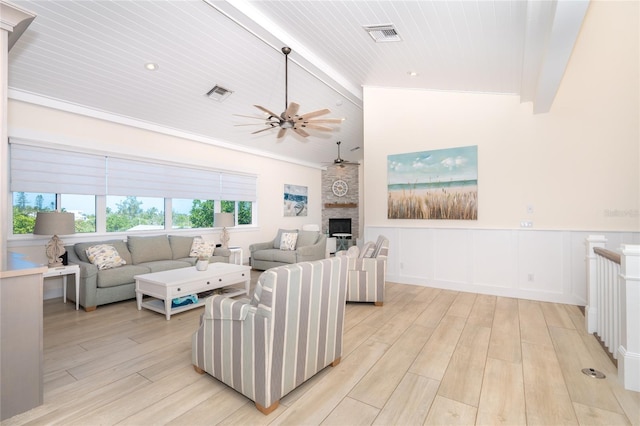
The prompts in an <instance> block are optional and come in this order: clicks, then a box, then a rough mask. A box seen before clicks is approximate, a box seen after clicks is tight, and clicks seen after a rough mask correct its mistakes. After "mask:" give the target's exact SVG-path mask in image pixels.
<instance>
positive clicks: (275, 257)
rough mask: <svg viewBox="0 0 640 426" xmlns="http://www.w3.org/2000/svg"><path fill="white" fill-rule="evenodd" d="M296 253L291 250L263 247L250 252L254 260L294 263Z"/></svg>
mask: <svg viewBox="0 0 640 426" xmlns="http://www.w3.org/2000/svg"><path fill="white" fill-rule="evenodd" d="M296 255H297V253H296V252H295V251H292V250H280V249H265V250H259V251H255V252H253V253H252V256H253V259H254V260H262V261H266V262H282V263H296V261H297V259H296Z"/></svg>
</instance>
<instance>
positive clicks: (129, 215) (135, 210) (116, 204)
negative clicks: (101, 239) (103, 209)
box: [107, 195, 164, 232]
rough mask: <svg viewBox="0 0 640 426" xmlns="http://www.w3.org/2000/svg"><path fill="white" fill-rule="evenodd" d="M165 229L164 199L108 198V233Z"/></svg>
mask: <svg viewBox="0 0 640 426" xmlns="http://www.w3.org/2000/svg"><path fill="white" fill-rule="evenodd" d="M158 229H164V198H153V197H132V196H126V197H123V196H113V195H108V196H107V232H123V231H148V230H158Z"/></svg>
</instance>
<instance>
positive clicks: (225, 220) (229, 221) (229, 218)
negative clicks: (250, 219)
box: [213, 213, 235, 249]
mask: <svg viewBox="0 0 640 426" xmlns="http://www.w3.org/2000/svg"><path fill="white" fill-rule="evenodd" d="M213 225H214V226H219V227H221V228H222V235H221V236H220V242H221V243H222V248H223V249H227V248H229V231H227V228H231V227H233V226H235V217H234V215H233V213H215V214H214V215H213Z"/></svg>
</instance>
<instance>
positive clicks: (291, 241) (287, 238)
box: [280, 232, 298, 250]
mask: <svg viewBox="0 0 640 426" xmlns="http://www.w3.org/2000/svg"><path fill="white" fill-rule="evenodd" d="M296 241H298V233H297V232H283V233H282V237H281V239H280V250H295V249H296Z"/></svg>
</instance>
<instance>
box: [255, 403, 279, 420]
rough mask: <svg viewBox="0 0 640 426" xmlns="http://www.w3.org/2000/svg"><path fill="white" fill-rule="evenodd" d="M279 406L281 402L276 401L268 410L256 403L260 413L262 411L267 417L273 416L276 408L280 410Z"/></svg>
mask: <svg viewBox="0 0 640 426" xmlns="http://www.w3.org/2000/svg"><path fill="white" fill-rule="evenodd" d="M279 405H280V400H278V401H275V402H274V403H273V404H271V405H270V406H268V407H266V408H265V407H263V406H262V405H260V404H258V403H257V402H256V408H257V409H258V411H260V412H261V413H262V414H264V415H265V416H266V415H268V414H271V412H272V411H273V410H275V409H276V408H278V406H279Z"/></svg>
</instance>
